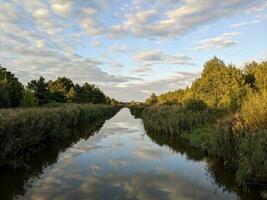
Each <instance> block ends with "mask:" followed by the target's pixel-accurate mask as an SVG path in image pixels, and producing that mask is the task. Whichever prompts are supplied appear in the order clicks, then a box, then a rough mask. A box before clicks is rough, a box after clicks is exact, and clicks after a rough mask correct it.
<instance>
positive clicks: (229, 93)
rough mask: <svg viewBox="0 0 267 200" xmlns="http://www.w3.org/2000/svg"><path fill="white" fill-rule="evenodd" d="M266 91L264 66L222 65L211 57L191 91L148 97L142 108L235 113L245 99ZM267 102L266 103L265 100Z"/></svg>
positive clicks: (266, 72)
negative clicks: (185, 107)
mask: <svg viewBox="0 0 267 200" xmlns="http://www.w3.org/2000/svg"><path fill="white" fill-rule="evenodd" d="M266 89H267V62H266V61H263V62H260V63H258V62H255V61H252V62H250V63H247V64H246V65H245V67H244V68H238V67H236V66H234V65H233V64H229V65H226V64H225V63H224V61H223V60H221V59H218V58H217V57H214V58H212V59H210V60H209V61H207V62H206V63H205V64H204V69H203V71H202V73H201V77H200V78H199V79H196V80H195V81H194V82H193V83H192V85H191V87H187V88H185V89H178V90H176V91H173V92H171V91H169V92H167V93H165V94H161V95H159V96H156V94H155V93H152V94H151V96H150V97H149V98H147V99H146V101H145V104H146V105H154V104H158V105H186V104H192V103H193V101H194V103H195V106H199V107H201V106H202V107H203V106H209V107H213V108H226V109H228V110H233V111H236V110H237V109H238V108H240V107H241V104H242V102H243V100H244V98H246V97H247V96H248V95H253V94H255V93H258V92H262V91H263V90H266ZM266 101H267V99H266Z"/></svg>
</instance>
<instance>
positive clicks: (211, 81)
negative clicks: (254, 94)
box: [191, 57, 246, 108]
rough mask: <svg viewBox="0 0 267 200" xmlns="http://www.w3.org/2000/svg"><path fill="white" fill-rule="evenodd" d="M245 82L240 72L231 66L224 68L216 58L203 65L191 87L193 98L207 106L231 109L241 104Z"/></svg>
mask: <svg viewBox="0 0 267 200" xmlns="http://www.w3.org/2000/svg"><path fill="white" fill-rule="evenodd" d="M244 86H245V80H244V76H243V74H242V72H241V70H239V69H237V68H236V67H235V66H233V65H229V66H226V65H225V64H224V62H223V61H222V60H220V59H218V58H216V57H214V58H213V59H211V60H209V61H208V62H206V63H205V65H204V70H203V72H202V74H201V77H200V79H198V80H196V81H195V82H194V83H193V84H192V87H191V91H192V94H193V97H194V98H197V99H200V100H203V101H204V102H205V103H207V104H208V105H209V106H214V107H226V108H231V107H233V105H239V106H240V104H241V100H242V98H243V96H244V95H245V92H246V89H245V87H244Z"/></svg>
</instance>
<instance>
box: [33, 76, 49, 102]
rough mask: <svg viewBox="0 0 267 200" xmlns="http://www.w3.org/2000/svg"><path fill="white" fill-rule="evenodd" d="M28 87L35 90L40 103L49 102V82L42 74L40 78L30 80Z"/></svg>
mask: <svg viewBox="0 0 267 200" xmlns="http://www.w3.org/2000/svg"><path fill="white" fill-rule="evenodd" d="M28 89H30V90H32V91H33V93H34V95H35V97H36V98H37V101H38V104H39V105H42V104H45V103H47V102H49V91H48V83H47V82H46V81H45V79H44V78H43V77H42V76H41V77H40V78H39V79H38V80H32V81H31V82H29V83H28Z"/></svg>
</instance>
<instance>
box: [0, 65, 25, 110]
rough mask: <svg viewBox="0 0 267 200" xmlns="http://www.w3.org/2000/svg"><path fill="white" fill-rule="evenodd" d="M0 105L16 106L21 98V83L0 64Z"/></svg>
mask: <svg viewBox="0 0 267 200" xmlns="http://www.w3.org/2000/svg"><path fill="white" fill-rule="evenodd" d="M0 91H1V92H0V106H1V107H9V106H12V107H14V106H18V105H19V103H20V100H21V98H22V93H23V85H22V84H21V83H20V82H19V81H18V78H16V77H15V75H14V74H12V73H11V72H9V71H7V69H6V68H4V67H2V65H0Z"/></svg>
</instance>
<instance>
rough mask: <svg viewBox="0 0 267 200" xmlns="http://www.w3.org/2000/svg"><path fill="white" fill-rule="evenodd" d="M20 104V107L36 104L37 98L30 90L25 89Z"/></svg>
mask: <svg viewBox="0 0 267 200" xmlns="http://www.w3.org/2000/svg"><path fill="white" fill-rule="evenodd" d="M20 105H21V106H22V107H34V106H37V99H36V97H35V96H34V94H33V93H32V92H31V91H30V90H25V91H24V93H23V97H22V100H21V103H20Z"/></svg>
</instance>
